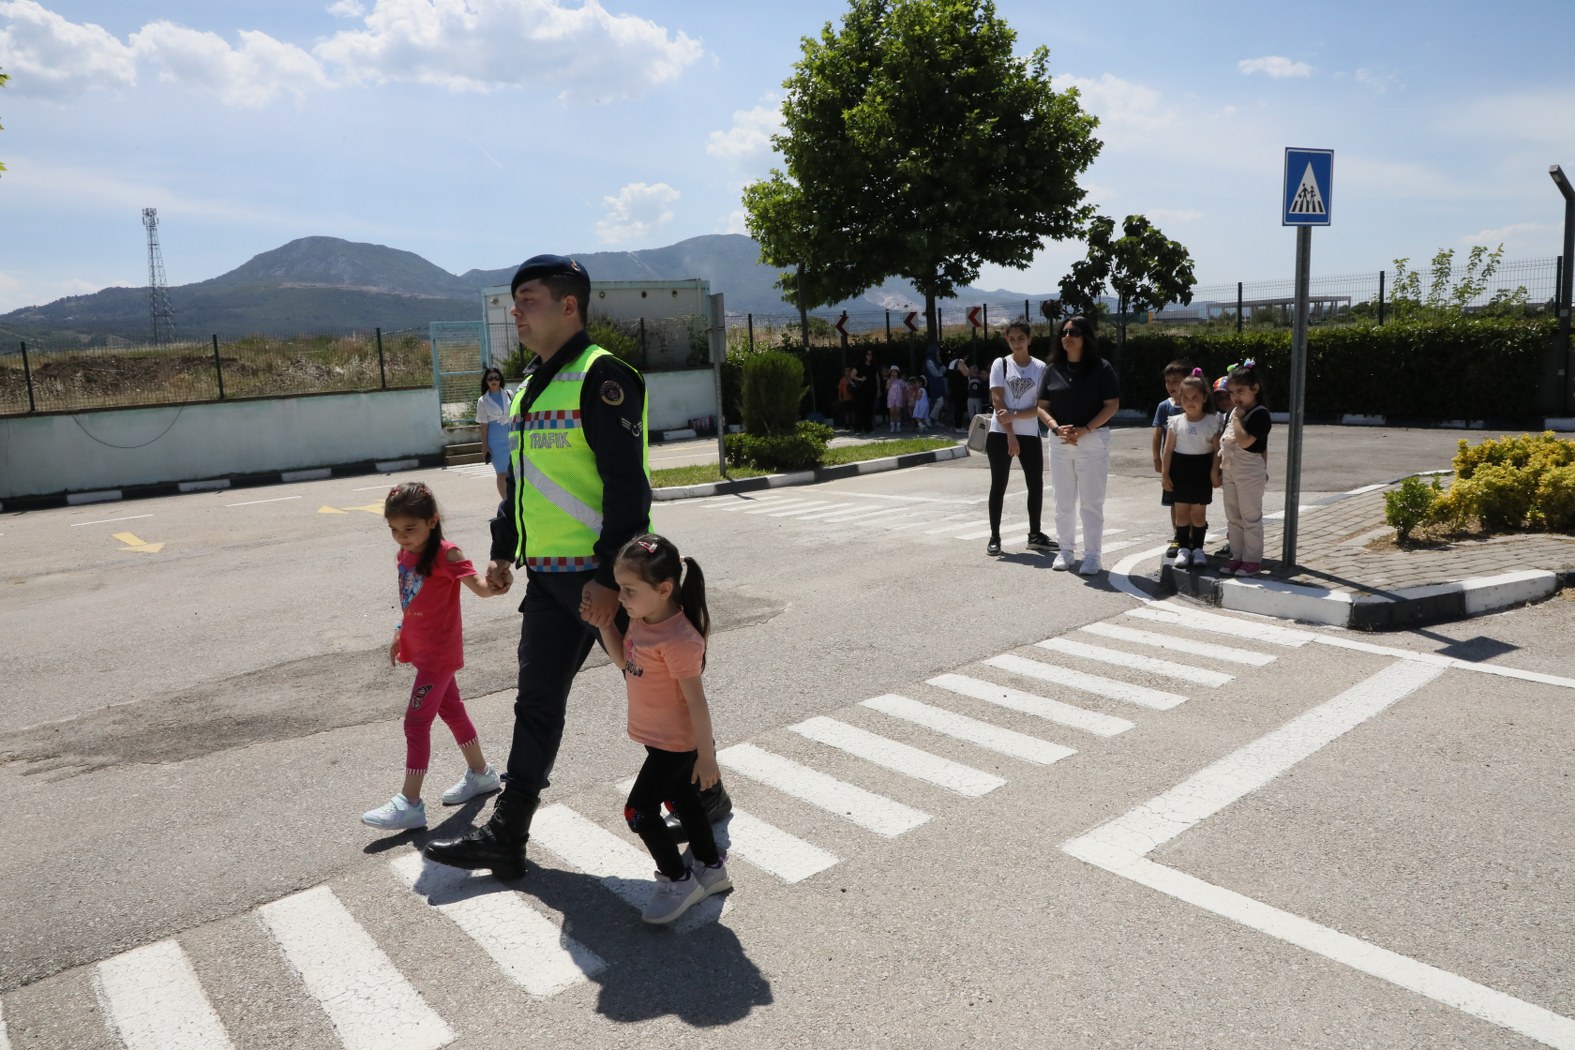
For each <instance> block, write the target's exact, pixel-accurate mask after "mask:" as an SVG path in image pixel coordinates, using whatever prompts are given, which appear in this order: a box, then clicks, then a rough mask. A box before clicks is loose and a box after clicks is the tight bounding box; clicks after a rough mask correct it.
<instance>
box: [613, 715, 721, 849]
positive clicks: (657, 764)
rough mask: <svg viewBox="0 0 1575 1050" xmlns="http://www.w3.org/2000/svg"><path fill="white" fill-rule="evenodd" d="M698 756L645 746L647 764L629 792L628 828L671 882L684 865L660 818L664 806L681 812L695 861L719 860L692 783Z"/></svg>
mask: <svg viewBox="0 0 1575 1050" xmlns="http://www.w3.org/2000/svg"><path fill="white" fill-rule="evenodd" d="M698 757H699V752H696V751H663V750H661V749H660V748H655V747H651V746H649V745H647V746H646V749H645V765H643V766H641V767H640V775H639V776H637V777H635V778H634V787H632V788H630V789H629V800H628V801H627V802H625V803H624V807H623V819H624V820H626V821H628V822H629V829H630V830H631V831H633V832H634V833H635V834H636V835H638V836H640V841H641V842H644V843H645V848H646V849H648V850H650V851H651V859H652V860H654V861H656V869H657V870H658V871H660V872H661V873H662V874H663V875H666V876H667V877H668V878H669V879H680V878H683V874H684V861H683V857H682V856H681V855H680V854H679V852H678V843H676V842H674V841H673V833H672V832H670V831H668V830H667V822H666V821H665V820H663V819H662V803H663V802H666V803H667V804H668V805H670V806H672V807H673V812H674V813H676V814H678V820H679V822H680V823H681V824H683V826H684V831H685V832H687V833H688V835H689V849H690V851H691V852H692V853H693V854H694V856H695V859H696V860H698V861H699V862H700V863H702V864H715V863H716V862H717V861H718V860H720V859H721V856H720V854H718V853H717V849H716V837H715V836H714V835H712V834H711V822H710V821H709V820H706V819H705V808H704V807H703V806H702V805H701V804H700V788H699V786H698V785H697V784H695V783H694V782H693V781H691V780H690V779H689V778H690V777H691V776H693V775H694V771H695V759H696V758H698Z"/></svg>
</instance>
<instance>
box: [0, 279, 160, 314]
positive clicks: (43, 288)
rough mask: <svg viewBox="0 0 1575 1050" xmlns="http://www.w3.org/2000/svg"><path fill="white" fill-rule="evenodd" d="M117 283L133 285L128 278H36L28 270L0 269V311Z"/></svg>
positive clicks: (37, 303)
mask: <svg viewBox="0 0 1575 1050" xmlns="http://www.w3.org/2000/svg"><path fill="white" fill-rule="evenodd" d="M111 285H118V286H122V287H136V285H134V284H133V283H132V282H131V281H127V280H121V281H116V282H95V281H84V280H81V279H80V278H67V279H66V280H60V281H50V280H39V279H37V278H36V277H35V276H33V275H31V274H14V273H6V272H4V271H0V313H10V312H11V311H12V310H20V309H22V308H23V307H28V306H44V305H46V304H48V303H52V302H54V301H55V300H56V299H64V298H66V297H67V296H70V295H92V294H93V293H94V292H97V291H99V290H101V289H103V288H108V287H111Z"/></svg>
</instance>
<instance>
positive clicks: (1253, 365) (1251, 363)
mask: <svg viewBox="0 0 1575 1050" xmlns="http://www.w3.org/2000/svg"><path fill="white" fill-rule="evenodd" d="M1241 367H1243V368H1257V367H1258V362H1257V361H1254V360H1253V359H1252V358H1250V357H1249V358H1247V360H1245V361H1243V362H1242V363H1241Z"/></svg>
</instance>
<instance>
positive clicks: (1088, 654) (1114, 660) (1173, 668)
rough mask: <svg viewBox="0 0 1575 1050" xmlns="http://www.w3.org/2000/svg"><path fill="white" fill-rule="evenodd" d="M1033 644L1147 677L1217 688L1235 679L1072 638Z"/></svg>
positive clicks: (1203, 669)
mask: <svg viewBox="0 0 1575 1050" xmlns="http://www.w3.org/2000/svg"><path fill="white" fill-rule="evenodd" d="M1034 645H1036V646H1038V647H1039V648H1040V649H1048V650H1050V651H1051V652H1052V653H1060V654H1061V655H1063V656H1075V657H1078V658H1079V659H1083V660H1094V661H1096V662H1098V663H1102V664H1110V665H1111V666H1112V667H1125V668H1128V669H1129V670H1133V671H1142V672H1143V673H1145V674H1156V675H1159V676H1160V677H1162V678H1175V679H1177V680H1178V681H1182V682H1196V683H1199V684H1201V685H1206V686H1209V687H1210V688H1214V689H1218V688H1219V687H1220V686H1222V685H1225V684H1226V683H1228V682H1233V681H1235V679H1236V676H1235V675H1230V674H1226V673H1225V672H1224V671H1211V670H1209V669H1208V668H1205V667H1194V666H1192V665H1191V664H1179V663H1176V662H1175V661H1174V660H1161V659H1159V658H1157V657H1153V656H1143V655H1141V654H1139V653H1126V652H1122V651H1121V650H1120V649H1107V648H1105V647H1104V646H1102V645H1089V644H1088V643H1087V642H1074V641H1073V640H1072V639H1070V638H1046V639H1045V640H1044V641H1042V642H1035V643H1034Z"/></svg>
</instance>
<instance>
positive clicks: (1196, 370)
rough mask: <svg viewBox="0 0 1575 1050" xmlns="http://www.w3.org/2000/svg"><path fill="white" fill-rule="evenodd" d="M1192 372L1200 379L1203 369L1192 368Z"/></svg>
mask: <svg viewBox="0 0 1575 1050" xmlns="http://www.w3.org/2000/svg"><path fill="white" fill-rule="evenodd" d="M1192 374H1193V375H1195V376H1197V377H1198V378H1199V379H1202V378H1203V369H1201V368H1194V369H1193V370H1192Z"/></svg>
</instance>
